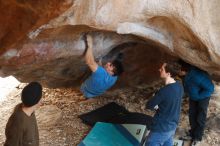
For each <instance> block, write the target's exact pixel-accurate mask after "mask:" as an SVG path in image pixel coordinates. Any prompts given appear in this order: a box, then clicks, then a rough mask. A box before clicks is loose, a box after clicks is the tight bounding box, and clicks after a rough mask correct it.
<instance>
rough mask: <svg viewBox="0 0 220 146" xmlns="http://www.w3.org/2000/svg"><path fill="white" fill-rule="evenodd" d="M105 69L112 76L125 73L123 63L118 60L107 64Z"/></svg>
mask: <svg viewBox="0 0 220 146" xmlns="http://www.w3.org/2000/svg"><path fill="white" fill-rule="evenodd" d="M104 68H105V70H106V71H107V72H108V73H109V74H110V75H112V76H119V75H121V74H122V72H123V71H124V69H123V65H122V63H121V62H120V61H118V60H114V61H112V62H107V63H106V64H105V66H104Z"/></svg>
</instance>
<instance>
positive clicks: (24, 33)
mask: <svg viewBox="0 0 220 146" xmlns="http://www.w3.org/2000/svg"><path fill="white" fill-rule="evenodd" d="M219 6H220V3H219V2H218V1H217V0H212V1H208V0H202V1H201V0H187V1H186V0H180V1H174V0H137V1H132V0H122V1H118V0H117V1H116V0H111V1H106V0H90V1H86V0H80V1H76V0H64V1H58V0H50V1H49V0H44V1H42V2H40V1H39V2H36V1H23V0H8V1H0V12H1V13H0V22H1V23H0V69H1V70H0V74H1V76H2V77H4V76H8V75H13V76H15V77H16V78H18V79H19V80H20V81H23V82H29V81H33V80H37V81H40V82H42V83H43V84H45V85H47V86H49V87H64V86H78V85H79V83H80V82H81V81H82V80H83V79H85V77H86V76H87V75H88V73H89V72H88V68H87V66H86V65H85V62H84V60H83V53H84V51H85V43H84V41H83V36H84V34H85V33H90V34H91V35H92V37H93V39H94V42H93V43H94V54H95V57H96V59H97V60H98V59H100V58H103V57H104V59H107V60H108V59H113V58H115V57H117V55H118V54H119V53H123V63H124V65H125V71H126V72H125V73H124V74H123V76H122V78H121V79H120V82H119V85H138V84H140V83H149V82H152V81H153V80H155V79H157V78H158V75H157V74H156V73H157V68H158V67H159V65H160V63H161V62H162V61H163V60H165V59H175V58H181V59H184V60H185V61H187V62H189V63H191V64H193V65H195V66H197V67H199V68H201V69H203V70H206V71H208V72H209V73H210V74H214V75H216V76H217V77H220V49H219V47H220V43H219V41H218V40H219V38H220V33H219V32H220V28H219V26H220V18H219V17H216V16H217V14H219V12H220V9H219ZM104 61H106V60H104Z"/></svg>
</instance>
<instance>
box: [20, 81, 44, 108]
mask: <svg viewBox="0 0 220 146" xmlns="http://www.w3.org/2000/svg"><path fill="white" fill-rule="evenodd" d="M41 97H42V86H41V85H40V84H39V83H38V82H31V83H29V84H28V85H27V86H25V87H24V89H23V90H22V93H21V101H22V103H23V105H24V106H25V107H32V106H39V105H40V101H41Z"/></svg>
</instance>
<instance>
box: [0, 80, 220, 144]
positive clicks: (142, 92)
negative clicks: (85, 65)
mask: <svg viewBox="0 0 220 146" xmlns="http://www.w3.org/2000/svg"><path fill="white" fill-rule="evenodd" d="M23 86H24V85H23V84H20V85H19V86H18V87H17V88H14V90H13V91H12V92H11V93H10V94H9V95H8V96H7V98H6V99H5V100H3V101H1V102H0V113H1V116H0V145H3V143H4V140H5V135H4V130H5V125H6V122H7V120H8V118H9V116H10V114H11V112H12V110H13V108H14V106H15V105H16V104H18V103H19V102H20V92H21V90H22V88H23ZM158 86H159V85H155V86H153V87H148V86H140V87H138V88H127V89H117V90H114V91H109V92H107V93H106V94H105V95H103V96H101V97H97V100H95V101H93V102H90V103H83V102H80V100H81V98H82V96H81V94H80V93H79V92H78V91H77V90H74V89H47V88H44V97H43V105H42V107H41V109H40V110H38V111H37V113H36V115H37V120H38V125H39V133H40V145H41V146H76V145H77V144H79V142H80V141H81V140H82V139H83V138H84V137H85V136H86V135H87V134H88V132H89V130H90V127H89V126H87V125H85V124H83V123H82V122H81V120H80V119H79V118H78V115H80V114H82V113H86V112H88V111H91V110H93V109H96V108H98V107H101V106H103V105H105V104H107V103H109V102H112V101H114V102H116V103H118V104H120V105H123V106H124V107H125V108H126V109H128V110H129V111H131V112H141V113H145V114H149V115H153V112H152V111H149V110H145V105H144V103H146V102H147V100H148V98H149V97H150V96H151V93H152V91H154V90H156V89H157V88H158ZM214 100H215V99H214V98H213V99H212V100H211V102H210V108H209V112H208V121H207V123H208V124H209V125H207V128H206V130H205V135H204V140H203V143H202V144H201V145H207V146H215V145H216V146H217V145H220V136H219V135H220V126H219V122H220V112H219V111H220V109H219V108H218V107H217V106H216V104H215V101H214ZM187 102H188V101H187V99H184V101H183V109H182V113H181V120H180V125H179V127H178V130H177V132H176V137H177V138H178V137H179V136H181V135H183V134H184V133H185V132H186V131H187V130H188V129H189V123H188V116H187V108H188V106H187V105H188V104H187ZM185 145H186V144H185Z"/></svg>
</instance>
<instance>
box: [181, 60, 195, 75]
mask: <svg viewBox="0 0 220 146" xmlns="http://www.w3.org/2000/svg"><path fill="white" fill-rule="evenodd" d="M178 63H179V64H180V66H181V69H180V72H179V75H180V76H185V75H186V73H187V72H188V71H189V70H190V68H191V66H192V65H190V64H189V63H186V62H185V61H183V60H181V59H180V60H178Z"/></svg>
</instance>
